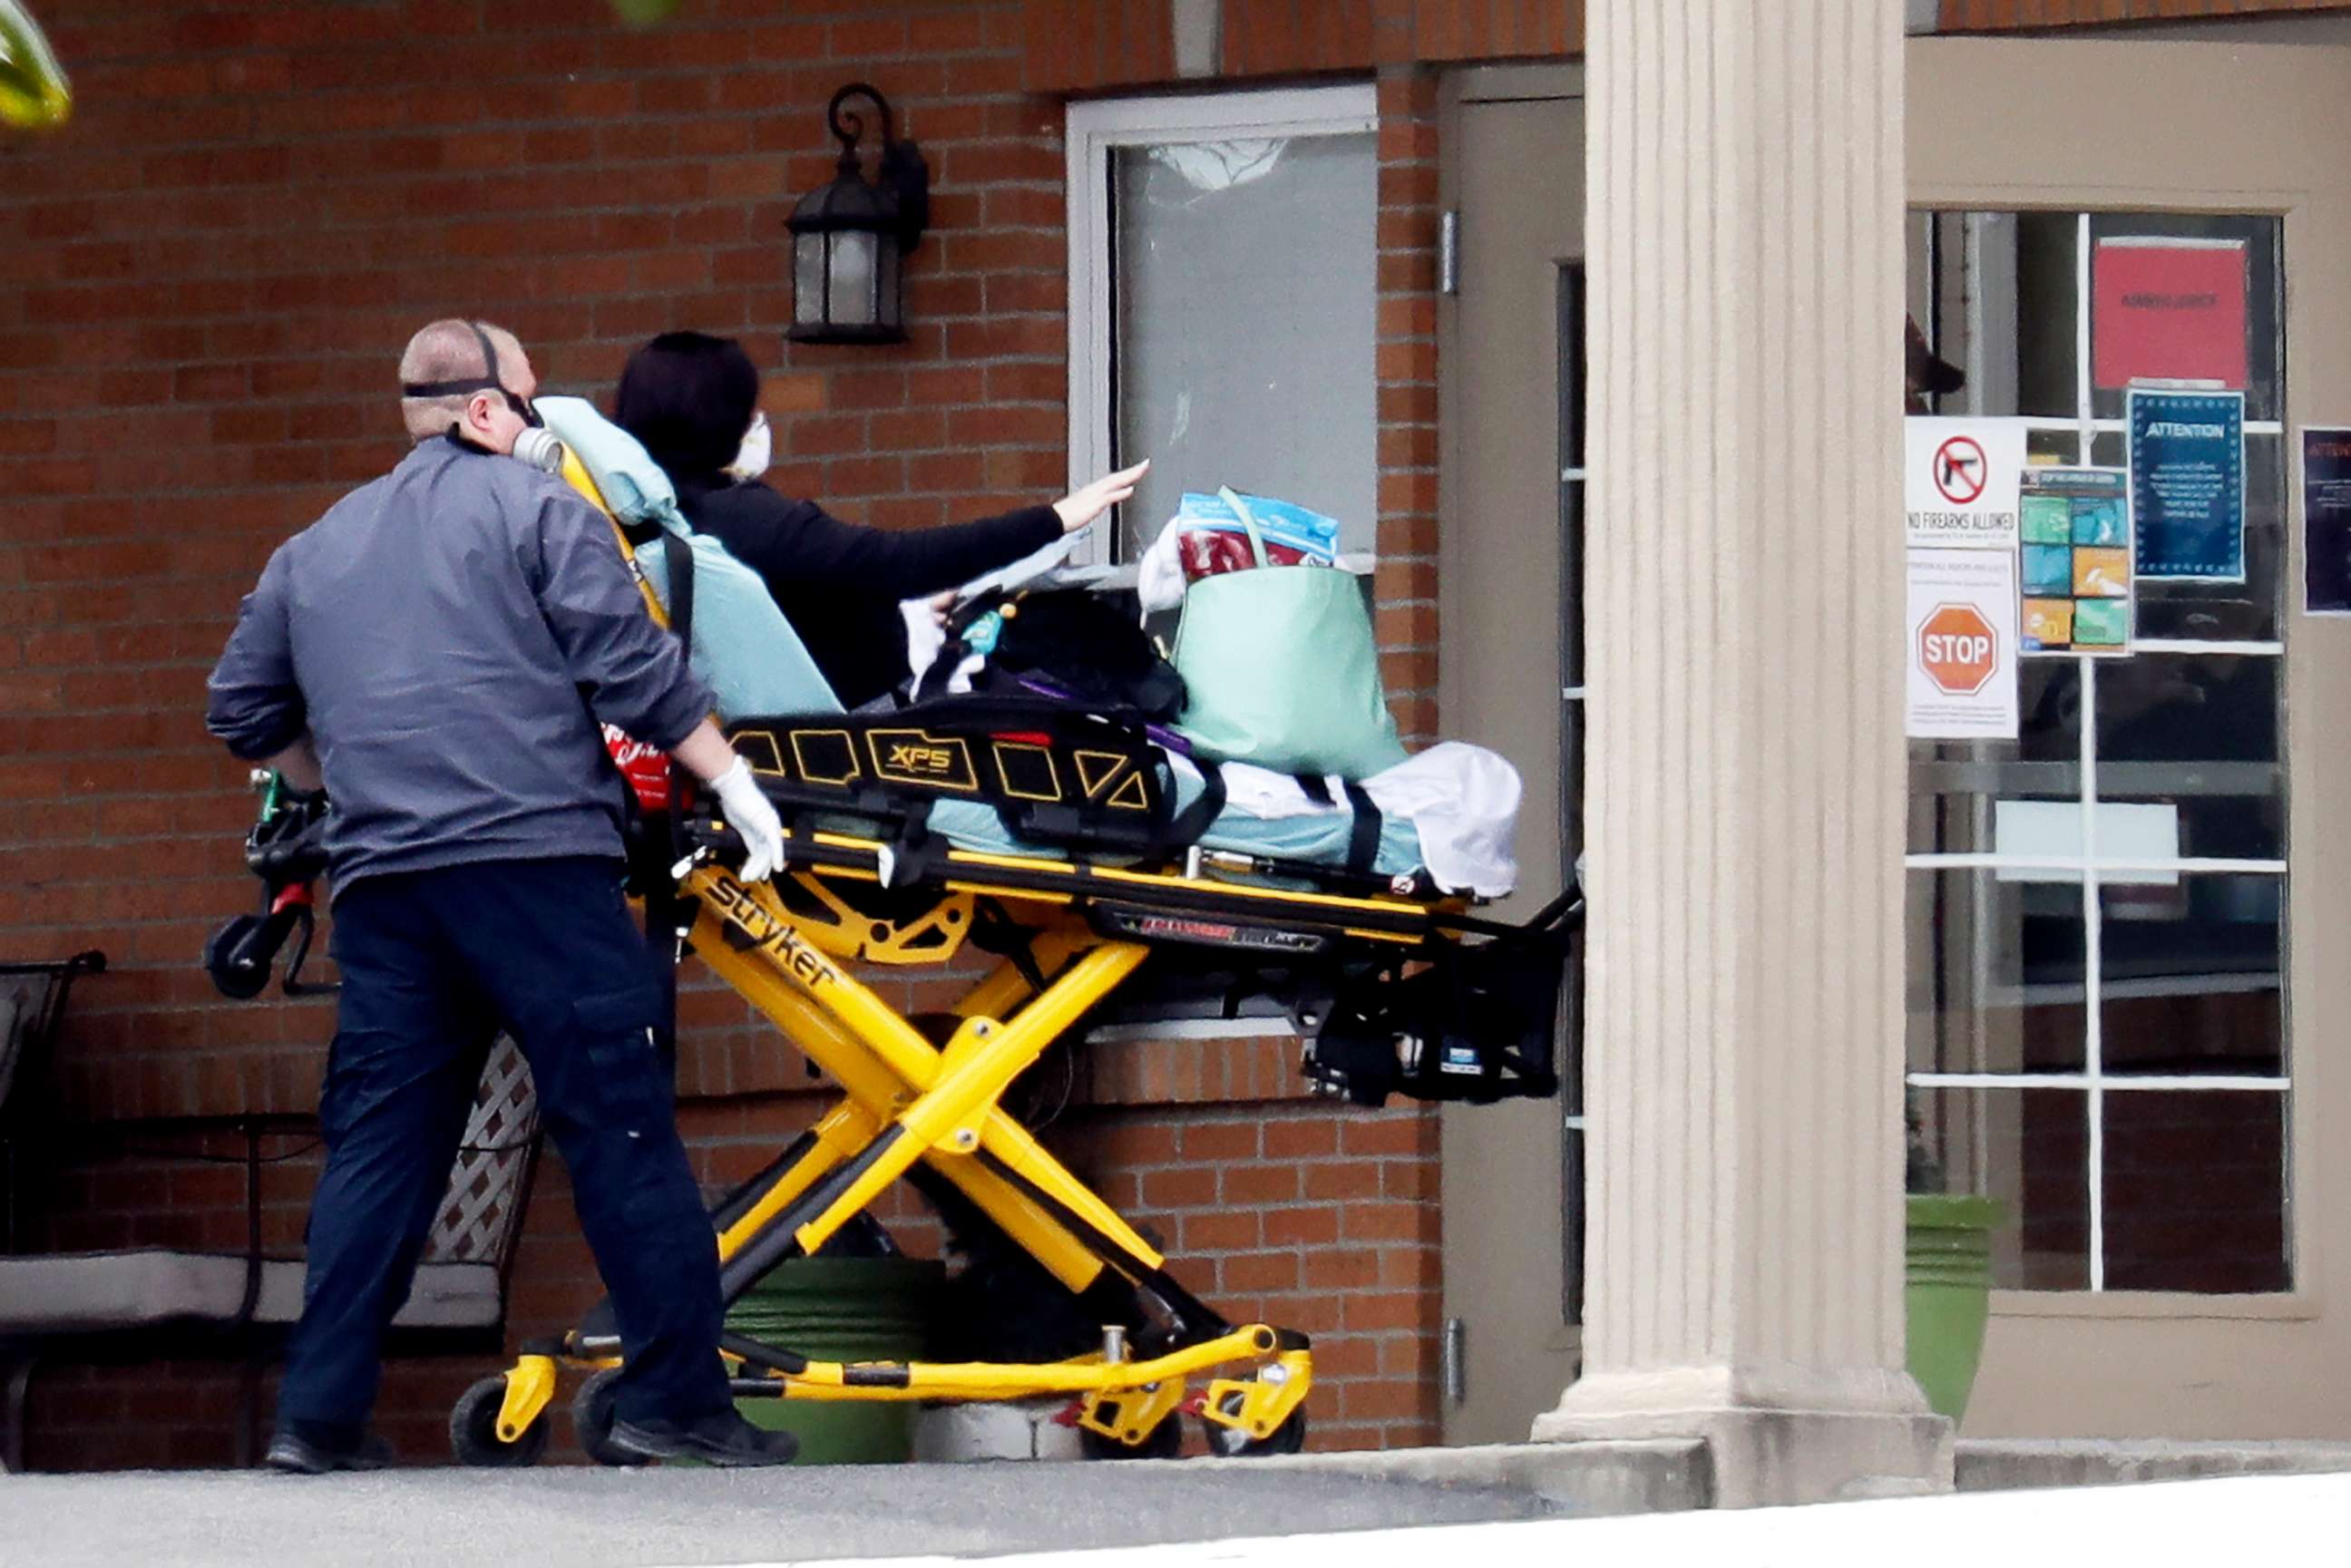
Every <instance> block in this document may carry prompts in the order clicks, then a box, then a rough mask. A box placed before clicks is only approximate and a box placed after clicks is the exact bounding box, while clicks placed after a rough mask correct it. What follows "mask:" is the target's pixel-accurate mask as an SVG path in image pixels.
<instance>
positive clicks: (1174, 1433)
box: [1078, 1416, 1184, 1459]
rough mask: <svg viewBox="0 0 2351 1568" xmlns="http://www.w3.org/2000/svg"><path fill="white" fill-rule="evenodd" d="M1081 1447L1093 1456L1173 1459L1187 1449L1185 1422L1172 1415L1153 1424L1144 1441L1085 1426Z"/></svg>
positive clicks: (1093, 1457) (1082, 1450)
mask: <svg viewBox="0 0 2351 1568" xmlns="http://www.w3.org/2000/svg"><path fill="white" fill-rule="evenodd" d="M1078 1448H1079V1449H1080V1450H1081V1452H1083V1453H1084V1455H1085V1456H1086V1458H1090V1459H1172V1458H1175V1456H1176V1455H1178V1454H1180V1453H1182V1452H1183V1451H1184V1423H1183V1422H1182V1421H1181V1420H1179V1419H1177V1418H1176V1417H1175V1416H1168V1417H1167V1418H1166V1419H1165V1420H1164V1421H1162V1422H1160V1423H1159V1425H1158V1426H1156V1427H1153V1428H1151V1431H1150V1434H1149V1435H1148V1436H1147V1437H1144V1439H1143V1441H1142V1442H1140V1443H1135V1444H1131V1445H1130V1444H1126V1443H1122V1442H1120V1441H1119V1440H1118V1439H1117V1438H1116V1437H1105V1436H1104V1435H1103V1434H1102V1433H1100V1432H1097V1431H1095V1430H1093V1429H1092V1427H1079V1428H1078Z"/></svg>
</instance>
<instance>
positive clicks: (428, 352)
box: [400, 316, 538, 450]
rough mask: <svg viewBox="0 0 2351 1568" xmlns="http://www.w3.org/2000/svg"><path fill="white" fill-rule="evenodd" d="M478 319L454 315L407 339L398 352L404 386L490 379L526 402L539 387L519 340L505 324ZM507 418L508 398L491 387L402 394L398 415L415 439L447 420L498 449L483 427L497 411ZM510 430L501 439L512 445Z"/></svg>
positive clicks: (441, 430)
mask: <svg viewBox="0 0 2351 1568" xmlns="http://www.w3.org/2000/svg"><path fill="white" fill-rule="evenodd" d="M476 325H477V324H476V323H475V322H472V321H467V320H464V319H460V318H457V317H454V316H453V317H450V318H448V319H444V320H440V321H435V322H434V323H432V324H431V325H430V326H427V327H425V328H424V329H422V330H420V331H419V332H418V333H417V334H416V336H414V337H413V338H411V339H409V340H408V347H407V349H406V350H404V351H403V352H402V354H401V356H400V382H401V385H402V386H404V387H405V386H417V385H430V384H432V383H434V382H474V381H482V380H484V379H486V378H487V379H491V380H494V381H495V382H496V384H497V385H498V386H501V387H504V388H505V389H506V390H507V392H512V393H513V394H514V395H515V396H516V397H518V398H520V399H522V400H524V401H525V402H528V401H529V399H530V398H531V397H532V396H533V395H534V394H535V393H536V392H538V376H537V375H536V374H534V373H533V372H532V371H531V368H530V357H529V356H528V354H526V353H524V352H523V348H522V341H521V340H520V339H518V338H517V337H516V336H515V335H514V334H513V333H512V332H509V331H507V329H505V328H504V327H494V326H492V325H491V324H490V323H488V322H486V321H484V322H480V323H478V325H479V327H480V330H479V331H478V332H477V331H475V326H476ZM485 337H486V338H487V339H488V340H489V342H490V346H491V347H492V348H493V349H494V350H496V361H497V362H496V364H495V365H494V364H492V363H491V362H490V356H489V355H487V354H486V353H484V352H483V351H482V340H483V339H484V338H485ZM501 415H507V416H509V417H511V415H512V411H511V410H510V409H509V408H508V407H507V400H506V399H505V398H502V397H500V396H499V395H498V393H497V392H495V391H493V390H491V388H489V387H487V386H485V387H482V388H480V389H479V390H476V391H471V392H444V393H443V394H441V395H439V396H435V397H402V399H401V400H400V416H401V419H402V422H403V423H406V424H407V426H408V434H409V436H410V437H411V438H412V439H413V440H416V441H428V440H430V439H432V438H433V437H434V436H436V435H442V434H447V432H448V430H449V427H450V426H451V425H453V424H454V425H458V426H461V427H463V428H464V429H465V430H466V432H467V433H468V434H472V435H474V436H475V439H476V440H479V441H482V444H485V445H490V446H492V447H493V449H494V450H498V449H502V448H501V447H499V445H498V444H497V443H496V441H495V440H489V439H484V436H485V434H486V427H487V426H488V425H491V424H496V423H500V416H501ZM505 444H506V445H511V444H513V438H512V436H511V435H509V436H508V437H507V441H506V443H505Z"/></svg>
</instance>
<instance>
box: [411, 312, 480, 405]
mask: <svg viewBox="0 0 2351 1568" xmlns="http://www.w3.org/2000/svg"><path fill="white" fill-rule="evenodd" d="M465 325H466V326H468V327H471V328H472V329H474V340H475V342H477V343H479V344H481V346H482V371H483V373H482V374H481V375H478V376H459V377H457V378H455V380H452V381H445V382H401V383H400V395H401V396H402V397H454V396H455V395H456V394H457V393H459V392H504V391H506V390H507V389H506V383H505V382H503V381H501V380H499V378H498V346H497V345H496V343H494V342H492V341H490V335H489V333H488V332H487V331H486V330H485V329H483V327H482V324H481V323H480V322H479V321H468V322H466V323H465Z"/></svg>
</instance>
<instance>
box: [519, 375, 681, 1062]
mask: <svg viewBox="0 0 2351 1568" xmlns="http://www.w3.org/2000/svg"><path fill="white" fill-rule="evenodd" d="M495 362H496V361H493V363H495ZM661 540H662V563H663V566H664V569H665V570H667V572H668V574H669V629H670V630H671V631H672V632H676V633H677V640H678V642H679V643H681V644H682V645H683V652H684V655H685V657H686V658H687V659H688V660H689V661H690V660H691V659H692V658H693V657H694V547H693V545H691V544H689V543H687V542H686V540H685V539H684V538H681V537H679V536H678V535H676V534H674V533H672V532H671V531H670V530H669V529H667V528H664V529H662V531H661ZM687 783H688V779H687V774H686V769H685V768H684V765H683V764H681V763H680V762H679V761H678V760H677V758H675V757H674V756H673V757H672V758H670V759H669V799H670V807H669V812H668V817H669V856H668V859H669V864H670V865H675V864H676V863H677V862H679V861H681V860H684V858H685V856H686V853H687V852H688V850H689V849H690V847H691V846H690V845H689V844H688V843H687V841H686V836H685V809H684V804H683V802H684V799H685V790H686V788H687ZM662 869H663V871H664V873H666V872H667V871H668V869H669V868H668V866H664V867H663V868H662ZM666 880H667V879H666V876H664V883H666ZM692 920H693V901H692V900H690V899H688V898H687V897H686V896H685V895H684V894H682V893H680V892H679V891H678V890H677V889H676V888H675V887H674V886H670V887H668V888H667V891H666V892H665V893H663V894H659V895H658V896H654V895H649V896H648V897H647V898H646V900H645V923H646V925H649V926H651V927H653V929H652V930H650V931H648V932H647V936H649V937H650V938H651V939H652V940H653V947H654V953H653V959H654V963H655V966H656V967H657V968H658V970H659V973H660V976H661V984H662V989H663V991H664V993H665V994H666V995H667V997H668V998H669V999H670V1018H669V1025H670V1028H669V1065H670V1069H671V1072H672V1074H673V1076H674V1074H675V1071H676V1067H677V1057H676V1051H677V1045H676V1032H677V1010H676V999H677V959H678V945H679V943H680V942H681V941H682V940H683V939H684V932H685V927H686V926H687V925H689V924H691V922H692Z"/></svg>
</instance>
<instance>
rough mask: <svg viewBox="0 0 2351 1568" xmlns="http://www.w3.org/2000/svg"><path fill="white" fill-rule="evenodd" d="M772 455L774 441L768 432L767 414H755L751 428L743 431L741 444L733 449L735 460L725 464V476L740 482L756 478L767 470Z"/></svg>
mask: <svg viewBox="0 0 2351 1568" xmlns="http://www.w3.org/2000/svg"><path fill="white" fill-rule="evenodd" d="M772 455H774V442H773V440H772V438H770V437H769V435H768V416H767V415H766V414H764V413H762V414H759V415H757V416H756V417H754V418H753V419H752V421H751V428H750V429H748V430H747V431H745V432H744V433H743V444H742V445H741V446H739V447H737V448H736V450H735V461H734V462H732V463H729V464H728V465H726V476H727V477H728V478H730V479H733V480H735V481H737V483H740V482H742V481H744V480H747V479H757V478H758V476H760V475H762V474H765V473H766V472H767V471H768V458H769V457H771V456H772Z"/></svg>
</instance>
